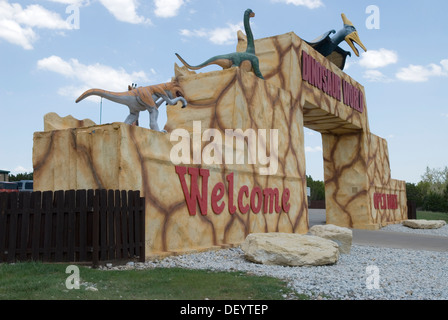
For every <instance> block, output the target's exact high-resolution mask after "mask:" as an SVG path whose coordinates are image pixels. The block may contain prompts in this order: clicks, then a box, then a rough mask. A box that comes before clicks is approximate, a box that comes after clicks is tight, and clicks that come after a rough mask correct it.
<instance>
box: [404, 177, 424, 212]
mask: <svg viewBox="0 0 448 320" xmlns="http://www.w3.org/2000/svg"><path fill="white" fill-rule="evenodd" d="M406 196H407V198H408V200H409V201H414V202H415V205H416V206H417V208H421V207H422V206H423V197H424V196H423V190H422V188H420V187H419V186H418V185H416V184H414V183H409V182H408V183H406Z"/></svg>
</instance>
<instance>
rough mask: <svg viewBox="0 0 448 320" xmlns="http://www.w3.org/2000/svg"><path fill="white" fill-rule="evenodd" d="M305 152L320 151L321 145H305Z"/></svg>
mask: <svg viewBox="0 0 448 320" xmlns="http://www.w3.org/2000/svg"><path fill="white" fill-rule="evenodd" d="M305 152H309V153H314V152H322V147H320V146H316V147H305Z"/></svg>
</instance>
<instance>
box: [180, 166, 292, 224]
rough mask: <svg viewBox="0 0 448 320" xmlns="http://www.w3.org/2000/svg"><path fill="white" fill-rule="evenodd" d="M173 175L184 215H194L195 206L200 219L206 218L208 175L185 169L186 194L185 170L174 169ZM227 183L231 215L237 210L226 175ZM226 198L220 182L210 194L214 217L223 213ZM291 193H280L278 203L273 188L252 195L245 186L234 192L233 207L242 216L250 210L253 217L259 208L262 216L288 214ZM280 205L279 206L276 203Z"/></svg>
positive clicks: (256, 190) (255, 190) (257, 189)
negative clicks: (199, 213)
mask: <svg viewBox="0 0 448 320" xmlns="http://www.w3.org/2000/svg"><path fill="white" fill-rule="evenodd" d="M175 169H176V173H177V175H178V176H179V180H180V184H181V187H182V191H183V193H184V197H185V201H186V203H187V208H188V212H189V214H190V215H191V216H194V215H196V208H197V206H198V205H199V208H200V210H201V214H202V215H204V216H205V215H207V207H208V178H209V176H210V171H209V170H207V169H198V168H188V174H189V175H190V190H188V186H187V181H186V179H185V175H186V174H187V168H186V167H179V166H176V167H175ZM199 176H201V177H202V189H201V191H202V192H200V191H199V179H198V178H199ZM226 181H227V195H228V198H227V203H228V208H229V214H234V213H235V212H236V210H237V207H236V206H235V205H234V199H233V194H234V175H233V173H230V174H228V175H227V176H226ZM225 194H226V186H225V184H224V183H223V182H218V183H217V184H216V185H215V186H214V187H213V189H212V191H211V194H210V201H211V208H212V211H213V212H214V213H215V214H221V213H222V212H223V211H224V207H225V205H226V202H225V200H224V196H225ZM290 196H291V193H290V191H289V189H288V188H286V189H284V190H283V193H282V198H281V200H280V192H279V190H278V189H277V188H269V187H267V188H265V189H262V188H260V187H258V186H255V187H254V188H253V189H252V191H250V190H249V187H248V186H242V187H241V188H240V190H239V191H238V195H237V204H238V209H239V211H240V212H241V213H242V214H246V213H248V212H249V210H251V211H252V212H253V213H255V214H257V213H259V212H260V211H261V209H262V208H263V213H264V214H266V213H273V211H274V210H275V212H276V213H280V212H281V211H282V210H283V211H284V212H289V210H290V208H291V204H290V203H289V199H290ZM280 201H281V203H280Z"/></svg>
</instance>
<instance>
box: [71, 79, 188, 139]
mask: <svg viewBox="0 0 448 320" xmlns="http://www.w3.org/2000/svg"><path fill="white" fill-rule="evenodd" d="M91 95H95V96H100V97H103V98H105V99H108V100H110V101H113V102H116V103H120V104H124V105H126V106H128V108H129V115H128V116H127V118H126V120H125V121H124V122H125V123H127V124H130V125H132V124H136V123H138V117H139V113H140V111H145V110H148V112H149V120H150V123H149V125H150V128H151V129H153V130H156V131H163V130H160V129H159V125H158V123H157V118H158V116H159V110H158V108H159V106H160V105H161V104H162V103H163V102H164V101H165V102H166V104H167V105H176V104H177V103H178V102H179V101H181V102H182V108H185V107H186V106H187V100H185V98H184V94H183V91H182V88H181V87H180V86H179V84H178V82H177V81H176V80H174V81H171V82H167V83H162V84H157V85H152V86H147V87H137V85H136V84H134V83H133V84H132V86H128V91H125V92H111V91H106V90H102V89H90V90H87V91H86V92H84V93H83V94H82V95H81V96H79V98H78V99H76V103H78V102H80V101H81V100H83V99H85V98H87V97H88V96H91Z"/></svg>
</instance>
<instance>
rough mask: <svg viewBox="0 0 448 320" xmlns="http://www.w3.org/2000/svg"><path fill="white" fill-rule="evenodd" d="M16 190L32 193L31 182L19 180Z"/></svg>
mask: <svg viewBox="0 0 448 320" xmlns="http://www.w3.org/2000/svg"><path fill="white" fill-rule="evenodd" d="M17 189H18V190H19V191H29V192H32V191H33V180H20V181H19V182H17Z"/></svg>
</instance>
